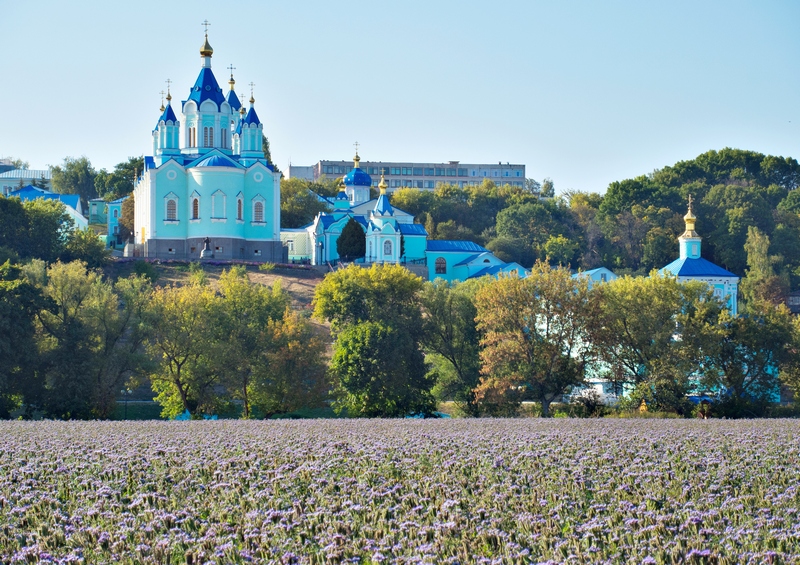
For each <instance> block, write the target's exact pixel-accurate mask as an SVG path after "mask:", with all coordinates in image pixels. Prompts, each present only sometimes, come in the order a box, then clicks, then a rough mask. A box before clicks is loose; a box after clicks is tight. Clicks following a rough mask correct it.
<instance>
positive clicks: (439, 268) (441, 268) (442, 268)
mask: <svg viewBox="0 0 800 565" xmlns="http://www.w3.org/2000/svg"><path fill="white" fill-rule="evenodd" d="M435 265H436V274H437V275H446V274H447V261H445V260H444V257H439V258H437V259H436V263H435Z"/></svg>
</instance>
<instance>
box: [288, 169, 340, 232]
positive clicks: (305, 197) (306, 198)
mask: <svg viewBox="0 0 800 565" xmlns="http://www.w3.org/2000/svg"><path fill="white" fill-rule="evenodd" d="M321 189H322V190H321ZM327 192H328V188H327V187H326V186H325V185H324V184H322V183H313V182H309V181H306V180H303V179H298V178H292V179H281V227H282V228H299V227H302V226H305V225H306V224H309V223H311V221H312V220H313V219H314V218H315V217H316V216H317V214H319V213H320V212H329V211H330V209H331V208H330V206H329V205H327V204H326V203H325V202H323V201H321V200H320V199H319V198H318V197H317V196H316V195H317V194H326V193H327Z"/></svg>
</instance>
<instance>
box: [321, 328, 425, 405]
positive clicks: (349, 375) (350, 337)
mask: <svg viewBox="0 0 800 565" xmlns="http://www.w3.org/2000/svg"><path fill="white" fill-rule="evenodd" d="M331 372H332V373H333V374H334V375H336V376H337V380H338V387H337V388H338V390H337V392H338V397H339V398H338V401H337V404H336V405H337V407H338V408H339V409H342V408H344V409H346V410H347V413H348V415H350V416H360V417H367V418H374V417H384V418H385V417H389V418H391V417H395V418H397V417H403V416H407V415H409V414H429V413H431V412H433V411H434V410H435V408H436V403H435V401H434V399H433V396H432V395H431V393H430V390H431V388H432V387H433V379H432V377H431V376H430V375H429V374H428V373H427V371H426V367H425V361H424V358H423V356H422V352H421V351H420V350H419V348H418V347H416V344H415V343H413V340H412V339H411V338H410V336H409V335H408V334H407V333H406V332H403V331H401V330H398V329H395V328H393V327H390V326H386V325H384V324H382V323H381V322H377V321H376V322H361V323H358V324H353V325H350V326H348V327H347V328H346V329H344V330H343V331H342V332H341V333H340V334H339V336H338V338H337V341H336V347H335V348H334V353H333V359H332V361H331Z"/></svg>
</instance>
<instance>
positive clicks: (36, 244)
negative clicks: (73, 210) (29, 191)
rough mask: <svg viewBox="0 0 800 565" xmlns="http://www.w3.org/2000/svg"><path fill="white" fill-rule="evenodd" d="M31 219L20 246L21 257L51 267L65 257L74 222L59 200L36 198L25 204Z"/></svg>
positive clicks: (26, 212)
mask: <svg viewBox="0 0 800 565" xmlns="http://www.w3.org/2000/svg"><path fill="white" fill-rule="evenodd" d="M22 207H23V208H24V209H25V215H26V216H27V217H28V232H27V234H26V237H25V239H24V241H22V242H20V243H19V244H18V247H17V249H19V250H20V256H22V257H35V258H38V259H43V260H44V261H46V262H48V263H51V262H53V261H56V260H57V259H58V258H59V257H61V255H62V254H63V253H64V248H65V245H66V242H67V240H68V238H69V233H70V231H72V229H73V226H74V222H73V221H72V218H70V217H69V215H67V212H66V211H65V208H64V204H62V203H61V202H59V201H57V200H45V199H42V198H37V199H35V200H29V201H27V202H23V204H22Z"/></svg>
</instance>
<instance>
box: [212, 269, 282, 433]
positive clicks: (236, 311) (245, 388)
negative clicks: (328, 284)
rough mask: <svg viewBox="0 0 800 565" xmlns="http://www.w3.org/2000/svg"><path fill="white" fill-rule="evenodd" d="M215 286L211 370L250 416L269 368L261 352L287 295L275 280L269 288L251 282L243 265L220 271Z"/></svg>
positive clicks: (269, 344)
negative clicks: (217, 293) (215, 351)
mask: <svg viewBox="0 0 800 565" xmlns="http://www.w3.org/2000/svg"><path fill="white" fill-rule="evenodd" d="M219 288H220V293H221V297H220V300H218V301H216V302H215V303H214V304H215V312H214V319H215V320H216V321H215V323H214V326H215V327H216V336H215V337H214V340H216V341H217V342H218V343H219V345H220V347H219V348H218V351H219V354H218V355H217V356H216V358H215V362H216V367H217V368H216V369H215V370H216V371H217V372H219V374H220V375H221V376H222V378H223V379H224V381H225V383H226V384H227V386H228V388H229V390H230V392H231V395H232V397H233V398H235V399H237V400H240V401H241V402H242V408H243V410H242V416H243V417H244V418H250V417H251V413H252V412H251V408H252V404H253V402H252V397H253V394H254V392H253V391H254V388H255V387H256V386H258V384H259V381H260V379H259V377H260V376H261V375H263V373H264V372H265V371H266V372H267V373H268V372H269V371H270V369H271V368H270V367H267V366H265V357H264V355H265V354H266V353H267V352H269V351H271V350H273V349H274V348H275V346H276V344H275V340H274V338H273V337H274V336H273V334H274V330H273V329H272V328H271V326H270V324H272V323H274V322H275V321H276V320H282V319H283V317H284V315H285V314H286V311H287V309H288V308H289V296H288V295H287V294H286V293H285V292H284V291H283V290H282V289H281V287H280V284H278V283H277V282H276V283H275V285H274V286H273V287H272V288H269V287H265V286H261V285H256V284H253V283H251V282H250V281H249V280H248V278H247V272H246V271H245V269H244V267H233V268H231V269H230V270H227V271H223V273H222V275H221V276H220V279H219Z"/></svg>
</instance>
